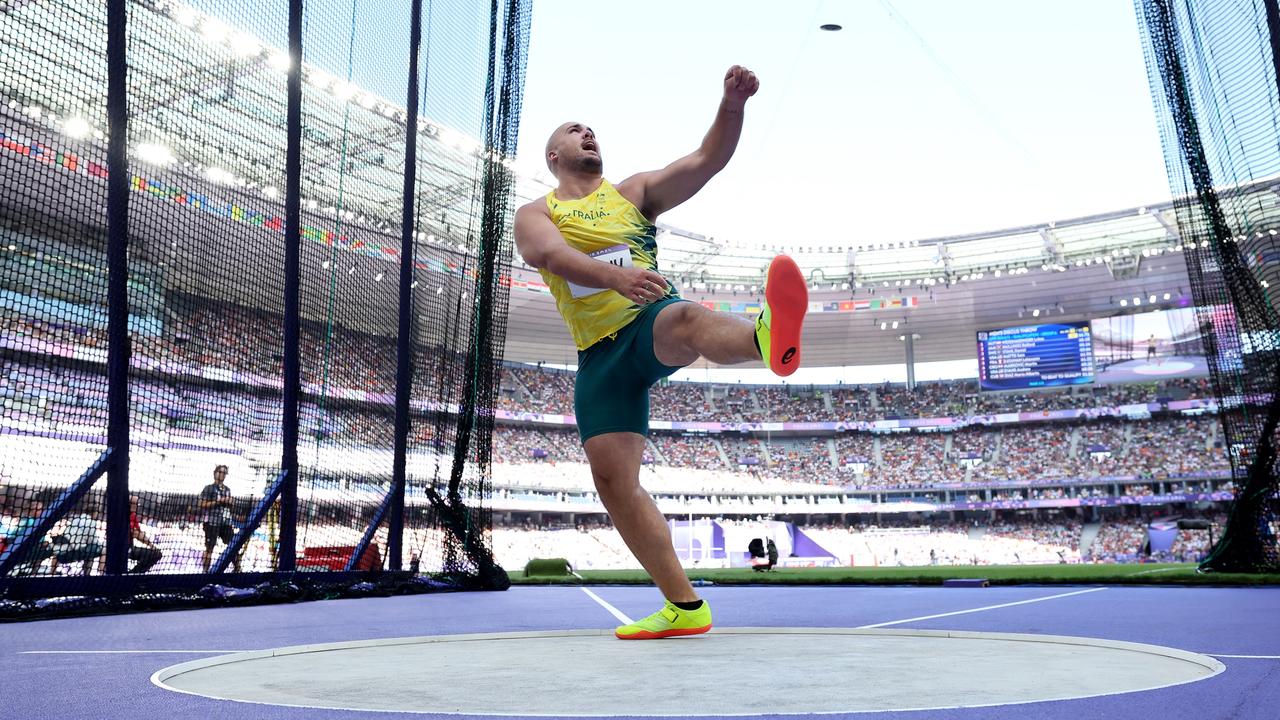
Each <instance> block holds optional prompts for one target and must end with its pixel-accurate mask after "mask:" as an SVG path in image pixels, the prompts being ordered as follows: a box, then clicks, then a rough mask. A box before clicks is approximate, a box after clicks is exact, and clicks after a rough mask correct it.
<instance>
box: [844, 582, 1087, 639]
mask: <svg viewBox="0 0 1280 720" xmlns="http://www.w3.org/2000/svg"><path fill="white" fill-rule="evenodd" d="M1102 590H1106V588H1104V587H1098V588H1089V589H1088V590H1076V591H1075V592H1069V593H1061V594H1059V595H1049V596H1048V597H1040V598H1032V599H1030V600H1019V601H1017V602H1009V603H1000V604H999V605H988V606H986V607H980V608H973V609H972V610H957V611H955V612H948V613H938V614H937V615H924V616H922V617H913V618H907V619H906V620H893V621H890V622H882V623H875V624H874V625H859V626H858V629H859V630H870V629H872V628H879V627H888V626H890V625H902V624H904V623H909V622H919V621H921V620H934V619H936V618H944V617H951V616H952V615H967V614H969V613H976V612H984V611H986V610H998V609H1000V608H1007V607H1013V606H1014V605H1029V604H1031V603H1038V602H1044V601H1045V600H1056V599H1058V598H1064V597H1071V596H1072V595H1084V594H1086V593H1095V592H1100V591H1102Z"/></svg>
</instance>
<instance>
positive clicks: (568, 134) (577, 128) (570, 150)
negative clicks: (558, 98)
mask: <svg viewBox="0 0 1280 720" xmlns="http://www.w3.org/2000/svg"><path fill="white" fill-rule="evenodd" d="M547 167H549V168H550V169H551V172H552V174H553V175H558V174H559V173H560V171H561V170H570V171H573V172H580V173H595V174H599V173H600V172H602V171H603V169H604V161H603V160H602V159H601V158H600V144H599V143H597V142H596V134H595V133H594V132H593V131H592V130H591V128H589V127H587V126H586V125H583V124H582V123H576V122H568V123H565V124H563V125H561V126H560V127H558V128H556V131H555V132H554V133H552V134H551V137H550V138H549V139H548V140H547Z"/></svg>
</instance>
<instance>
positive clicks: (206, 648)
mask: <svg viewBox="0 0 1280 720" xmlns="http://www.w3.org/2000/svg"><path fill="white" fill-rule="evenodd" d="M1087 589H1090V588H1089V587H1062V586H1054V587H1014V588H1011V587H996V588H983V589H948V588H914V587H879V588H864V587H859V588H852V587H850V588H838V587H812V588H807V587H781V588H780V587H754V588H752V587H733V588H728V587H726V588H719V587H708V588H700V590H701V591H702V595H703V596H704V597H706V598H707V599H708V600H709V601H710V602H711V603H712V606H713V608H714V609H715V615H716V624H717V625H718V626H723V627H732V626H779V627H783V626H785V627H796V626H808V627H859V626H865V625H874V624H881V623H892V625H891V626H892V627H895V628H917V629H933V630H938V629H947V630H974V631H989V632H1015V633H1043V634H1050V635H1075V636H1084V637H1095V638H1107V639H1112V640H1128V641H1133V642H1142V643H1151V644H1155V645H1164V646H1168V647H1173V648H1178V649H1182V650H1189V651H1193V652H1199V653H1204V654H1208V655H1214V656H1216V657H1218V659H1220V660H1221V661H1222V662H1223V663H1225V664H1226V666H1227V671H1226V672H1224V673H1222V674H1221V675H1218V676H1216V677H1213V678H1210V679H1208V680H1204V681H1201V682H1196V683H1191V684H1188V685H1180V686H1177V687H1172V688H1166V689H1162V690H1152V691H1145V692H1138V693H1129V694H1124V695H1116V696H1109V697H1102V698H1091V699H1082V700H1069V701H1056V702H1045V703H1035V704H1029V705H1011V706H1005V707H987V708H974V709H969V710H951V711H928V712H893V713H861V714H856V715H850V716H849V717H856V718H860V719H865V720H870V719H873V718H875V719H880V718H884V719H886V720H888V719H889V718H893V719H895V720H914V719H915V718H947V719H955V720H961V719H972V718H1009V719H1010V720H1012V719H1014V718H1017V719H1019V720H1022V719H1024V718H1047V719H1050V720H1059V719H1060V720H1082V719H1084V718H1161V720H1182V719H1185V720H1215V719H1219V718H1220V719H1223V720H1225V719H1227V718H1233V719H1235V718H1240V719H1250V720H1252V719H1255V718H1256V719H1257V720H1274V718H1276V717H1280V710H1277V708H1280V659H1274V658H1271V659H1267V658H1263V659H1243V658H1230V657H1223V655H1269V656H1280V588H1175V587H1160V588H1134V587H1124V588H1116V587H1108V588H1106V589H1104V590H1100V591H1097V592H1088V593H1081V594H1075V595H1070V596H1066V597H1057V598H1053V599H1049V600H1045V601H1043V602H1034V603H1027V604H1021V605H1012V606H1008V607H1001V608H994V609H989V610H982V611H979V612H971V613H963V614H954V615H948V616H946V617H938V618H934V619H928V620H915V621H912V622H906V623H899V622H898V621H901V620H906V619H910V618H922V617H924V616H930V615H939V614H943V613H956V612H958V611H964V610H971V609H975V608H984V607H987V606H991V605H1001V604H1004V603H1017V602H1022V601H1026V600H1033V599H1036V598H1047V597H1049V596H1055V595H1063V594H1064V593H1072V592H1076V591H1079V590H1087ZM593 591H594V592H595V593H596V594H598V595H599V596H600V597H601V598H602V599H604V600H605V601H607V602H609V603H610V604H612V605H614V606H615V607H617V608H618V609H619V610H621V611H622V612H623V613H626V614H628V615H630V616H632V617H639V616H643V615H647V614H648V613H650V612H652V611H653V610H654V609H656V607H657V603H658V595H657V591H656V590H654V589H652V588H640V587H599V588H593ZM614 624H616V623H615V621H614V619H613V617H612V616H611V615H610V614H609V613H608V612H607V611H606V610H605V609H604V608H603V607H601V606H600V605H599V604H597V603H596V602H595V601H594V600H592V599H591V598H590V597H588V596H587V595H586V594H585V593H584V592H582V591H581V590H579V589H577V588H570V587H540V588H515V589H512V590H511V591H508V592H505V593H470V594H445V595H420V596H413V597H396V598H379V599H368V600H334V601H327V602H315V603H304V604H299V605H274V606H263V607H245V608H225V609H217V610H192V611H183V612H170V613H151V614H145V615H116V616H107V617H92V618H75V619H67V620H47V621H42V622H35V623H24V624H13V625H0V678H3V682H2V683H0V687H2V688H3V691H0V695H2V696H3V698H2V699H0V718H6V719H7V718H45V717H47V718H59V719H61V718H110V719H114V718H120V719H121V720H123V719H124V718H130V719H133V718H164V717H182V718H215V717H216V718H222V719H226V720H231V719H236V718H269V719H278V718H290V719H292V718H344V717H358V718H390V717H396V718H424V717H430V716H425V715H412V714H401V713H380V712H359V713H355V712H345V711H344V712H338V711H326V710H310V709H298V708H277V707H270V706H263V705H250V704H241V703H235V702H228V701H220V700H210V699H206V698H200V697H195V696H190V695H182V694H178V693H173V692H169V691H167V690H163V689H161V688H158V687H155V686H153V685H152V684H151V682H150V676H151V674H152V673H153V672H155V671H156V670H158V669H160V668H163V667H167V666H169V665H173V664H176V663H179V662H183V661H186V660H192V659H196V658H199V657H204V656H208V655H210V654H214V652H215V651H238V650H256V649H264V648H272V647H281V646H288V645H300V644H306V643H323V642H338V641H343V640H361V639H375V638H391V637H403V636H414V635H438V634H449V633H477V632H509V631H516V630H561V629H579V628H608V627H612V626H613V625H614ZM706 640H711V638H710V637H708V638H706ZM700 641H701V640H700ZM90 650H113V651H119V650H129V651H136V650H151V651H155V650H177V651H192V652H177V653H142V652H126V653H119V654H89V653H84V652H82V651H90ZM32 651H39V652H37V653H33V652H32ZM49 651H75V652H73V653H70V654H49ZM646 670H647V669H646ZM446 672H447V671H446ZM387 682H388V683H389V684H394V683H395V682H396V679H395V678H394V677H388V678H387ZM990 682H992V683H999V682H1000V678H998V677H993V678H991V679H990ZM494 690H495V692H500V691H501V690H500V688H495V689H494ZM777 690H778V691H779V692H785V688H777ZM530 710H533V709H532V708H530ZM601 715H609V711H608V709H607V707H602V708H601ZM449 717H454V718H456V717H459V716H449ZM789 717H795V716H789ZM823 717H838V716H829V715H828V716H823Z"/></svg>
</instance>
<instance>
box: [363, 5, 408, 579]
mask: <svg viewBox="0 0 1280 720" xmlns="http://www.w3.org/2000/svg"><path fill="white" fill-rule="evenodd" d="M421 44H422V0H414V3H413V11H412V17H411V18H410V22H409V93H408V98H407V101H406V103H405V111H406V117H405V143H404V199H403V206H402V208H401V211H402V216H401V221H400V317H399V321H400V325H399V334H398V337H397V339H396V424H395V456H394V458H393V460H392V468H391V498H390V500H391V502H390V506H389V508H388V513H387V567H388V568H389V569H391V570H399V569H400V566H401V563H402V562H403V556H404V492H405V477H406V475H407V468H406V462H407V458H406V455H407V454H408V452H409V392H410V390H411V389H412V388H413V352H412V348H413V263H414V257H415V255H416V253H415V245H414V229H415V228H414V222H413V216H414V210H415V208H414V186H415V185H416V184H417V169H418V168H417V165H418V49H419V46H420V45H421ZM357 559H358V558H357Z"/></svg>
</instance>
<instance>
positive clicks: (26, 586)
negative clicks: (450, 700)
mask: <svg viewBox="0 0 1280 720" xmlns="http://www.w3.org/2000/svg"><path fill="white" fill-rule="evenodd" d="M415 6H416V7H415ZM113 12H114V13H115V14H114V15H113V14H112V13H113ZM415 12H417V13H418V17H419V18H420V27H418V29H417V32H418V36H420V42H419V43H418V45H417V48H418V62H417V66H416V68H414V69H415V70H416V74H414V73H413V72H412V71H411V67H410V57H411V54H412V53H411V51H412V50H413V49H414V28H415V25H414V22H413V18H414V15H415ZM290 13H294V17H295V18H298V19H300V25H297V26H295V27H296V28H297V29H296V30H295V33H294V35H293V41H294V43H293V44H294V50H293V51H291V36H290ZM529 13H530V9H529V3H528V1H527V0H503V2H497V1H496V0H495V1H494V2H493V3H492V4H490V5H488V6H477V5H474V4H466V3H449V4H445V5H444V6H438V5H437V4H435V3H423V2H421V0H398V1H397V2H393V3H391V4H387V3H378V4H372V3H363V4H362V3H359V2H355V1H353V2H351V3H350V4H346V3H331V4H327V3H315V4H312V3H308V4H307V5H306V7H305V11H303V6H302V5H301V4H299V3H297V2H294V3H292V4H285V5H282V6H280V7H276V8H271V9H265V10H264V8H262V7H260V6H259V5H255V4H251V3H245V2H237V1H215V0H197V1H196V2H193V3H192V4H189V5H188V4H180V3H177V2H170V1H169V0H111V1H110V2H109V3H108V4H107V6H106V7H105V8H104V6H103V4H102V3H95V2H83V1H80V0H57V1H55V2H44V3H8V4H5V3H0V31H2V33H3V36H4V37H5V42H4V43H0V169H3V177H4V178H5V184H4V189H3V190H2V191H0V242H2V245H0V256H2V257H3V258H4V260H3V267H2V268H0V315H2V317H3V326H2V327H0V333H2V334H0V344H2V345H3V347H4V360H3V368H2V370H3V375H2V376H0V397H2V399H3V414H2V416H0V433H2V434H0V444H2V446H3V447H2V452H0V520H3V523H4V526H3V528H0V531H2V532H0V591H2V592H3V593H4V594H5V595H4V596H5V597H7V598H9V600H7V601H3V600H0V616H3V615H19V616H21V615H23V614H24V613H30V612H35V611H36V610H34V609H33V608H37V607H47V606H49V605H50V604H49V603H47V602H44V601H41V600H40V598H45V597H49V596H51V595H59V596H66V595H71V594H75V595H77V596H85V597H90V596H92V597H111V598H116V600H115V601H114V602H116V603H117V604H118V603H119V602H120V598H126V599H127V600H125V602H134V603H137V602H140V601H141V600H142V599H143V598H147V599H148V600H147V602H149V603H151V604H164V603H166V602H180V601H182V600H183V599H184V598H186V599H195V598H203V599H205V600H207V599H209V598H211V597H218V598H222V597H230V596H235V595H236V593H227V592H225V591H223V590H219V589H217V588H214V589H213V590H210V589H209V588H208V587H205V588H204V590H203V591H201V587H202V586H209V585H213V586H217V585H228V586H237V585H238V586H241V587H245V586H249V585H253V584H255V583H268V584H273V585H274V586H275V587H276V589H275V590H272V591H267V590H265V589H263V588H265V587H266V586H261V587H260V588H259V590H258V591H256V592H258V594H260V595H262V596H263V597H271V598H285V597H299V596H307V595H308V593H309V591H308V590H307V589H306V586H308V585H311V586H314V585H316V584H317V583H325V582H332V583H346V585H347V586H350V583H351V582H353V580H354V578H357V577H359V576H358V575H356V574H354V573H355V572H358V571H379V570H388V571H407V570H413V571H418V572H421V573H423V574H428V575H430V576H431V577H432V578H433V579H432V581H431V582H428V583H425V584H424V583H418V584H417V585H415V586H414V587H418V588H422V587H427V586H440V587H503V586H505V576H504V575H503V574H502V572H501V570H500V569H499V568H497V567H496V566H495V565H494V564H493V561H492V555H491V552H490V551H489V549H488V547H489V538H488V535H487V533H488V529H489V516H488V512H487V510H486V509H485V506H484V499H485V497H486V495H487V483H488V480H489V468H488V462H489V452H490V450H489V445H490V442H491V435H492V425H493V411H492V409H493V406H494V403H495V396H496V387H497V383H498V376H499V372H500V367H499V361H500V358H501V355H502V346H503V341H504V336H505V319H506V293H507V285H506V283H505V280H506V273H507V271H506V269H505V263H506V262H508V258H509V257H510V253H511V247H510V238H509V236H508V232H507V228H509V227H510V219H511V215H512V207H511V202H512V179H511V175H510V172H509V170H508V162H509V158H510V157H511V156H512V155H513V154H514V151H515V144H516V132H517V122H518V117H519V110H520V91H521V87H522V84H523V73H524V62H525V57H526V49H527V37H528V27H529ZM108 18H113V19H112V20H110V21H109V19H108ZM109 30H115V31H122V32H123V35H119V36H118V37H120V38H122V39H123V40H124V42H122V43H117V44H115V45H112V44H111V43H110V42H109V40H108V38H109V35H110V33H109V32H108V31H109ZM297 47H300V48H301V54H300V57H299V56H297V55H295V54H292V53H296V51H297ZM112 48H115V49H114V50H112ZM112 53H115V54H114V55H113V54H112ZM113 57H114V58H116V60H117V61H123V66H124V67H126V68H127V74H122V73H118V72H117V73H114V74H113V73H109V71H108V67H109V64H110V63H109V61H110V60H111V59H112V58H113ZM112 77H116V78H122V77H127V84H125V85H121V86H120V87H119V88H117V89H116V90H114V91H111V92H109V87H110V85H111V82H110V80H111V79H112ZM291 85H292V86H293V88H294V90H292V91H291ZM299 88H300V90H299ZM112 93H114V94H112ZM415 96H416V97H415ZM110 98H115V100H116V101H122V104H118V105H116V106H115V107H116V108H117V111H116V112H117V114H116V115H115V116H114V117H116V118H119V120H118V122H119V123H120V125H119V128H120V129H123V128H124V127H125V124H124V122H123V121H126V120H127V133H124V132H122V133H119V134H116V135H114V137H115V138H116V139H117V140H119V139H120V138H124V139H125V140H127V156H126V155H124V154H123V153H121V154H120V155H119V156H117V158H116V159H115V160H114V161H112V160H110V159H109V158H108V145H109V143H110V140H111V138H112V137H113V133H112V132H111V131H110V130H109V125H110V126H111V127H115V125H114V124H112V123H109V122H108V119H109V117H111V116H110V111H109V106H110V103H109V99H110ZM291 98H294V100H293V105H292V107H293V108H295V111H296V115H295V116H294V117H296V118H297V120H295V123H294V124H292V125H291V123H290V118H291ZM411 133H412V136H413V139H414V142H413V143H410V142H408V138H409V137H410V134H411ZM291 137H296V138H297V139H296V142H295V144H294V145H293V146H292V147H293V148H294V152H296V154H297V155H296V156H297V165H296V168H297V169H296V170H294V171H293V172H292V173H291V172H290V168H291V167H292V166H291V164H290V162H289V158H290V148H291ZM414 146H416V147H414ZM125 157H127V164H128V167H127V171H126V170H125V169H124V159H125ZM113 162H114V163H115V164H113ZM117 168H118V169H120V172H119V173H116V174H114V175H112V172H113V171H114V170H115V169H117ZM409 170H412V171H413V172H408V171H409ZM109 176H110V177H113V178H116V179H117V180H118V179H119V178H125V179H127V181H128V182H127V188H126V187H124V186H123V185H122V186H121V191H120V192H118V193H117V197H118V198H123V201H122V202H123V205H125V206H127V224H126V220H125V216H124V215H123V214H122V213H120V212H116V214H114V215H112V219H111V220H110V221H109V220H108V211H107V206H108V204H109V198H108V189H107V187H108V178H109ZM406 182H408V183H409V185H408V189H409V192H407V193H406ZM116 207H117V208H119V207H121V205H117V206H116ZM291 207H293V208H295V210H294V212H296V213H297V216H296V218H297V219H296V227H295V223H294V222H292V221H291V215H290V208H291ZM113 229H114V231H116V232H117V233H118V234H117V235H113V234H112V233H113ZM295 232H296V235H295V234H294V233H295ZM112 237H118V238H119V239H120V240H121V241H127V258H126V256H125V255H124V254H123V253H120V254H119V255H118V256H116V257H114V259H113V258H112V257H111V256H110V249H111V245H110V239H111V238H112ZM294 237H296V238H297V239H298V242H297V246H296V247H297V251H296V256H294V257H295V258H296V266H295V265H291V261H290V257H291V256H290V252H289V250H288V248H289V247H290V241H291V238H294ZM406 240H408V243H406ZM119 247H123V244H121V245H120V246H119ZM406 256H408V261H407V262H405V258H406ZM113 262H114V263H115V264H113ZM126 265H127V295H128V307H127V316H126V315H125V314H122V313H121V312H120V311H122V310H124V309H125V308H124V303H122V302H118V303H117V304H116V305H115V306H114V310H115V311H116V315H115V317H117V318H121V319H122V320H117V323H118V324H117V326H116V330H117V332H116V334H114V335H113V334H112V332H111V328H110V322H109V319H110V318H111V317H113V315H112V310H113V305H112V303H111V302H110V300H109V289H108V280H109V278H110V277H112V276H111V272H114V268H124V267H125V266H126ZM402 266H403V267H405V268H407V271H406V272H405V273H403V274H402ZM294 267H296V271H295V270H294V269H293V268H294ZM294 284H296V296H294V297H296V300H295V301H294V302H296V305H294V304H293V303H291V302H290V301H289V298H290V297H291V294H290V292H291V290H292V289H293V288H292V287H291V286H292V285H294ZM402 286H403V288H405V290H406V293H405V296H404V299H403V301H402ZM295 312H296V315H295V314H294V313H295ZM402 321H403V322H402ZM126 326H127V340H126V337H125V336H126V333H125V332H123V329H124V328H125V327H126ZM291 328H296V338H297V351H296V352H297V354H296V364H295V363H291V360H290V358H291V357H295V356H292V355H291V340H290V336H291ZM402 335H403V336H404V341H405V342H404V343H402V341H401V336H402ZM402 347H403V348H404V350H405V351H406V352H404V353H401V352H400V350H401V348H402ZM109 357H112V358H115V359H116V361H117V362H119V361H122V360H123V361H124V362H127V366H125V365H121V366H120V367H121V368H127V372H125V373H119V374H118V376H119V377H121V378H124V377H125V375H127V382H121V383H116V384H113V383H112V382H110V381H109V377H111V376H110V375H109V372H108V358H109ZM401 357H403V358H404V360H403V361H402V360H401ZM294 372H296V375H293V373H294ZM291 379H292V381H291ZM112 387H117V388H125V389H127V393H128V399H127V405H125V404H121V405H119V406H118V409H117V412H116V413H114V414H113V413H112V411H111V404H110V396H111V392H110V390H111V388H112ZM398 390H399V398H398ZM123 397H124V396H123V395H120V394H117V398H118V399H120V398H123ZM291 400H292V402H293V403H296V406H295V405H294V404H291ZM398 400H399V409H400V411H401V412H400V413H399V414H400V417H399V418H398V417H397V414H398V413H397V409H398ZM295 423H296V425H295ZM126 431H127V437H128V441H127V443H125V445H127V457H128V463H127V467H126V464H125V463H123V462H122V461H121V458H122V457H124V455H125V453H123V451H122V449H121V448H113V449H112V452H110V453H107V449H108V446H109V445H111V442H109V440H108V437H109V436H110V437H112V438H114V439H115V440H114V442H115V443H116V444H117V445H119V444H120V443H121V438H123V437H125V433H126ZM112 432H114V433H115V434H114V435H111V433H112ZM398 433H399V434H400V438H399V442H397V440H398V438H397V434H398ZM295 437H296V443H295V441H294V440H293V439H294V438H295ZM294 448H296V463H297V465H296V470H295V471H292V472H291V470H292V468H293V463H294V462H295V461H294V459H293V453H292V452H291V451H292V450H293V449H294ZM104 458H105V460H104ZM397 458H400V459H401V462H399V463H397ZM99 467H101V468H105V469H107V470H109V471H110V473H106V472H96V473H95V472H94V471H95V468H99ZM90 473H93V474H90ZM126 474H127V481H128V482H127V492H124V493H121V492H120V489H121V488H123V487H125V486H124V485H123V484H122V480H123V479H124V477H125V476H126ZM108 476H110V477H111V478H112V479H111V481H110V483H111V484H112V485H111V487H112V489H111V490H110V492H109V491H108V484H109V483H108V480H107V478H108ZM406 476H407V478H408V482H407V484H401V483H403V482H404V478H405V477H406ZM82 478H83V479H82ZM293 483H296V503H295V501H294V499H293V498H294V495H293V493H294V485H293ZM402 498H403V499H402ZM125 507H128V508H129V509H128V510H127V511H126V512H127V514H125V513H124V512H122V509H123V508H125ZM108 515H111V523H110V524H108V522H107V520H108ZM402 527H403V531H402V530H401V528H402ZM109 538H114V539H113V540H111V542H116V543H118V545H119V547H120V548H122V549H123V550H115V551H112V550H109V549H108V545H109V542H108V540H109ZM15 551H20V552H15ZM122 556H123V557H126V558H127V560H128V562H127V563H126V564H125V565H124V566H123V567H121V566H120V563H119V560H120V558H121V557H122ZM113 563H115V564H114V565H113ZM292 569H296V570H299V571H307V575H305V576H302V575H296V574H286V573H287V572H288V571H290V570H292ZM236 571H242V572H243V573H253V574H252V575H250V574H245V575H231V576H227V577H225V578H224V579H219V577H218V576H219V574H221V573H224V572H226V573H234V572H236ZM72 575H74V578H72V577H69V576H72ZM127 576H133V577H132V579H130V578H129V577H127ZM326 577H332V578H333V580H332V581H327V580H325V579H324V578H326ZM409 577H410V574H409V573H405V572H390V573H386V574H385V578H388V579H390V580H393V581H395V582H398V583H404V582H405V581H406V580H407V579H408V578H409ZM363 579H367V578H363ZM286 580H287V581H288V583H290V584H287V585H281V583H283V582H284V581H286ZM436 580H440V581H443V582H436ZM280 587H284V588H285V589H283V590H281V589H280ZM300 588H301V589H300ZM329 592H332V590H330V591H329ZM184 593H185V594H184ZM157 598H168V599H167V600H163V601H162V600H158V599H157ZM54 605H56V606H57V607H58V608H60V609H77V608H79V609H83V608H96V607H101V605H100V603H99V602H98V601H94V600H88V599H85V600H82V601H76V602H59V603H54Z"/></svg>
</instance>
